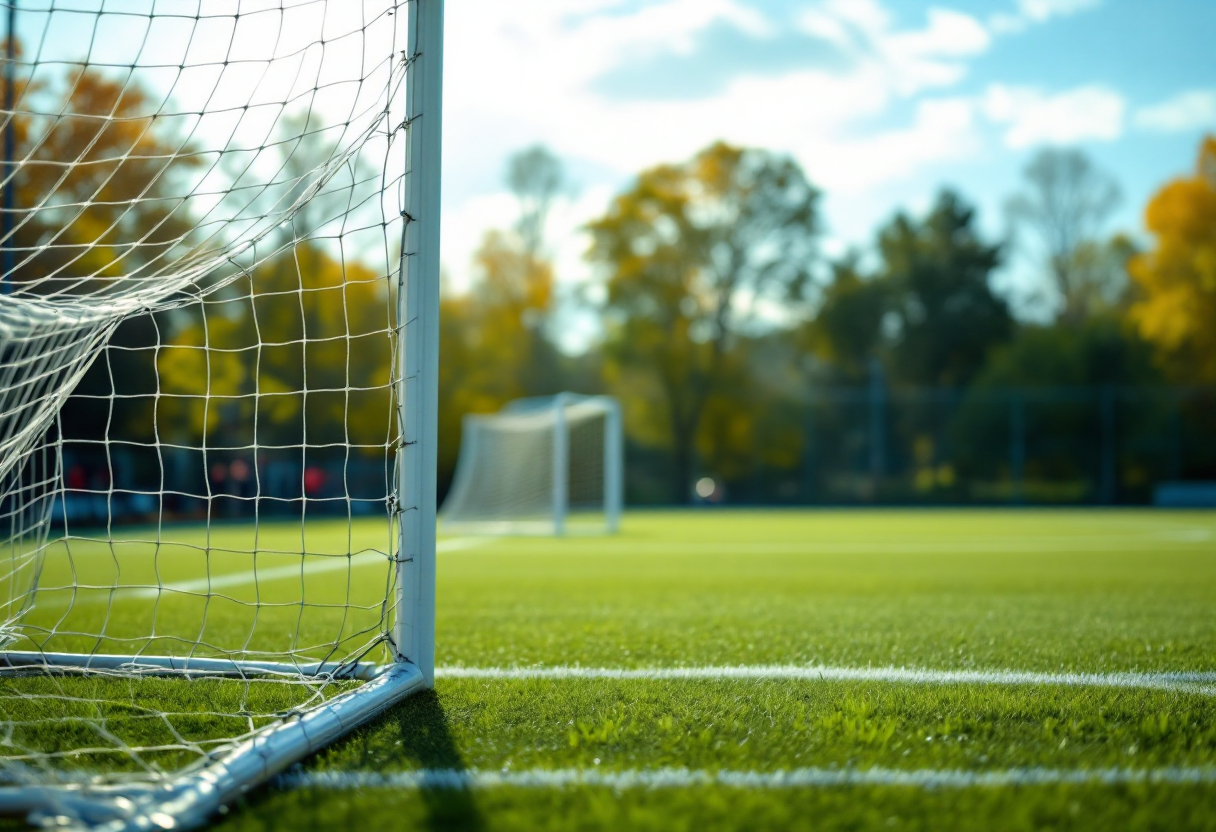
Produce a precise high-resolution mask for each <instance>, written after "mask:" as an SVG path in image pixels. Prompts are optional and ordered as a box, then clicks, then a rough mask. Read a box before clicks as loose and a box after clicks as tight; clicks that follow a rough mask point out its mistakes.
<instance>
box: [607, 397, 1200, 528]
mask: <svg viewBox="0 0 1216 832" xmlns="http://www.w3.org/2000/svg"><path fill="white" fill-rule="evenodd" d="M757 433H758V437H757V438H758V446H759V448H760V449H761V450H760V451H759V452H757V453H756V454H754V455H753V457H752V459H751V461H750V464H749V465H747V466H745V468H744V470H743V471H742V472H739V471H734V472H732V473H729V474H723V473H722V472H721V471H719V470H715V465H714V463H713V461H712V456H711V454H707V453H702V455H701V459H700V463H699V470H700V472H701V475H703V476H706V477H710V478H712V479H714V480H715V481H716V483H717V486H718V488H717V491H716V493H715V494H714V496H713V497H712V498H711V499H712V500H714V501H721V502H725V503H735V504H753V505H758V504H790V505H799V504H803V505H806V504H866V503H879V504H882V503H887V504H933V503H941V504H967V503H976V504H1020V503H1025V504H1105V505H1113V504H1147V503H1151V502H1152V501H1153V499H1154V495H1155V494H1159V493H1160V491H1159V487H1160V486H1162V485H1163V484H1166V483H1176V482H1204V481H1216V388H1211V387H1206V388H1205V387H1130V386H1114V385H1110V386H1100V387H1034V388H1005V389H992V388H989V389H984V390H976V389H969V390H960V389H950V388H911V389H886V388H884V387H883V386H881V385H877V384H875V385H868V386H858V387H824V388H818V389H814V390H810V391H805V392H804V393H802V394H801V395H800V396H799V397H798V398H797V399H796V400H795V399H793V398H792V397H791V400H790V401H788V402H787V403H786V404H785V405H782V406H778V407H773V408H770V409H768V410H767V411H766V412H765V414H764V415H763V417H762V423H761V424H760V425H759V426H758V428H757ZM766 435H767V436H782V437H789V436H791V435H796V436H797V437H798V438H799V442H800V445H801V447H800V449H799V451H798V453H796V454H794V455H793V458H794V459H795V460H796V461H795V462H794V463H793V464H773V463H771V462H766V455H765V454H764V453H763V450H762V449H763V446H764V442H765V437H766ZM770 456H776V455H770ZM787 456H788V455H787ZM736 467H737V466H736ZM626 471H627V498H628V499H629V501H630V503H631V504H634V505H638V504H647V503H661V502H663V501H664V500H665V499H667V497H666V495H667V494H669V493H670V488H669V486H668V482H669V480H668V474H669V471H670V455H669V454H668V453H666V452H665V451H664V450H662V449H655V448H646V447H641V446H638V445H636V444H631V445H630V446H629V448H628V450H627V459H626ZM691 487H692V484H691V483H690V488H691Z"/></svg>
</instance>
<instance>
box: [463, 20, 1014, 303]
mask: <svg viewBox="0 0 1216 832" xmlns="http://www.w3.org/2000/svg"><path fill="white" fill-rule="evenodd" d="M723 23H725V24H728V25H730V26H733V27H735V28H737V29H741V30H744V31H746V32H748V33H749V34H751V35H752V36H753V37H759V38H765V37H775V36H777V35H778V34H780V32H779V31H778V27H777V26H775V25H774V23H773V22H772V21H771V20H770V19H768V18H766V17H765V16H764V15H762V14H760V13H759V12H757V11H755V10H754V9H751V8H748V7H746V6H744V5H742V4H741V2H736V0H665V2H659V3H656V4H651V5H648V6H646V7H644V8H642V9H640V10H635V9H633V8H632V7H630V6H627V5H626V4H624V3H622V2H618V1H617V0H534V2H529V3H502V2H501V0H462V2H460V3H452V4H449V6H448V10H447V47H446V49H447V54H446V56H445V79H444V80H445V104H444V106H445V113H444V118H445V124H444V134H445V141H444V153H445V165H444V167H445V177H446V180H445V192H446V193H447V194H449V195H450V196H449V199H451V197H452V196H457V195H459V196H458V197H457V200H458V201H456V200H454V201H450V203H449V205H448V209H447V210H445V216H444V221H445V223H446V224H445V227H444V259H445V263H446V265H447V267H448V268H449V269H450V270H451V271H452V273H453V276H454V277H456V278H457V281H456V282H457V283H459V282H460V280H459V274H460V272H462V271H465V270H467V263H468V255H469V253H471V251H472V246H475V245H476V242H477V241H478V240H480V236H481V232H482V230H483V228H484V227H485V226H484V225H483V223H493V224H497V225H500V226H501V225H505V224H507V223H509V222H510V221H511V219H513V215H511V214H510V212H509V211H507V212H506V213H504V211H506V209H505V208H503V206H502V203H501V202H499V201H497V200H498V198H497V197H494V198H492V197H491V196H490V195H488V194H490V193H492V192H497V191H500V190H501V180H500V178H499V177H500V176H501V171H502V169H503V164H504V162H505V159H506V157H507V156H508V155H509V154H510V153H511V152H513V151H515V150H517V149H519V148H521V147H523V146H525V145H528V144H531V143H534V142H543V143H545V144H546V145H548V146H549V147H550V148H552V149H553V150H554V151H555V152H556V153H558V155H560V156H562V157H565V158H566V159H568V160H572V161H573V162H574V163H575V164H576V166H578V167H580V168H581V169H585V170H594V171H598V172H599V173H597V174H594V176H596V177H598V178H597V179H595V180H594V181H592V182H584V183H583V184H585V185H587V184H590V185H595V186H603V187H604V191H603V195H602V196H600V197H598V198H599V199H601V200H603V201H601V202H599V203H598V205H597V206H589V203H587V202H586V201H585V200H591V199H593V198H595V197H593V196H592V194H594V193H596V191H590V190H589V191H587V195H586V196H585V198H581V199H580V201H579V202H580V205H582V206H589V207H585V208H580V211H584V210H585V211H586V212H587V213H586V217H590V216H592V215H594V213H596V212H597V211H600V210H603V207H604V205H605V203H606V198H607V195H608V194H610V193H611V189H614V188H618V187H620V186H621V185H622V184H623V183H624V182H625V181H626V180H627V178H628V177H629V176H631V175H632V174H634V173H635V172H637V171H638V170H640V169H642V168H644V167H647V166H650V165H654V164H657V163H659V162H663V161H671V160H679V159H684V158H687V157H689V156H690V155H691V154H693V153H695V152H696V151H697V150H699V149H701V148H702V147H705V146H706V145H708V144H709V143H710V142H712V141H714V140H716V139H725V140H727V141H731V142H734V143H738V144H745V145H755V146H762V147H767V148H772V149H774V150H778V151H785V152H788V153H791V154H793V155H794V156H795V157H796V158H797V159H798V160H799V161H800V162H801V163H802V164H803V166H804V167H805V168H806V169H807V171H808V173H809V175H810V176H811V177H812V179H813V180H814V181H815V182H816V183H817V184H819V185H821V186H823V187H825V188H830V189H832V190H833V192H834V193H836V192H839V193H840V194H842V195H844V196H846V197H847V195H848V194H856V193H861V192H864V191H866V190H867V189H872V188H875V187H880V186H881V185H883V184H884V183H885V182H888V181H890V180H892V179H899V178H901V177H906V176H908V175H909V174H911V173H912V172H914V171H916V170H917V169H918V168H919V166H921V165H923V164H926V163H930V162H935V161H941V160H946V159H951V158H956V157H957V156H958V155H959V154H966V153H970V152H972V151H974V149H975V147H976V146H977V137H976V133H975V125H974V118H973V112H974V105H973V104H971V103H969V102H966V101H963V100H962V99H949V98H933V99H926V98H924V97H923V96H926V95H929V94H933V93H935V92H938V91H942V90H945V89H947V88H949V87H950V86H951V85H953V84H956V83H957V82H958V81H959V80H960V79H961V78H962V77H963V76H964V75H965V74H966V72H967V66H968V60H969V59H971V58H972V57H974V56H976V55H979V54H981V53H982V52H984V51H985V50H986V49H987V48H988V47H989V44H990V36H989V34H988V32H987V31H986V30H985V29H984V27H983V26H982V25H981V24H980V23H979V22H978V21H977V20H975V19H974V18H972V17H970V16H968V15H965V14H961V13H959V12H953V11H946V10H943V9H932V10H930V12H929V13H928V15H927V17H926V19H925V22H924V23H923V24H921V25H918V26H914V27H900V26H898V25H897V24H896V23H894V21H893V20H892V18H891V17H890V15H888V14H887V12H886V10H885V9H884V7H883V6H882V5H881V4H880V3H878V2H876V0H826V2H823V3H820V4H818V5H816V6H814V7H812V8H811V9H809V10H807V11H805V12H804V13H803V14H802V15H801V17H800V18H799V28H800V29H801V30H802V31H804V32H807V33H812V34H815V35H817V36H818V37H820V38H824V39H827V40H829V41H831V42H832V43H834V44H836V46H837V47H838V49H839V50H840V51H841V52H843V53H844V54H845V55H847V56H848V63H847V64H846V65H845V67H844V68H843V69H842V68H841V67H840V66H836V67H833V68H831V69H825V68H799V69H792V70H790V71H787V72H784V73H777V74H772V73H770V74H767V75H760V74H742V73H741V74H740V75H739V76H738V77H736V78H735V79H734V80H733V81H731V82H730V83H728V84H726V85H725V86H724V87H723V88H722V89H721V90H720V91H719V92H716V93H714V94H712V95H710V96H708V97H689V98H681V99H670V100H654V99H644V98H642V99H639V98H632V99H631V98H620V97H616V98H610V97H605V96H603V95H598V94H596V93H595V92H594V91H593V84H594V82H595V81H596V80H597V79H598V78H600V77H602V76H603V75H605V74H606V73H608V72H609V71H611V70H613V69H615V68H618V67H620V66H621V65H623V64H626V63H627V62H629V61H636V60H640V59H642V58H645V57H647V56H650V55H654V54H657V53H659V52H661V51H672V50H675V51H677V52H681V51H683V52H685V53H689V52H690V50H695V47H696V46H697V44H698V42H699V41H698V35H699V34H700V33H702V32H704V31H706V30H707V29H708V28H709V27H711V26H714V25H722V24H723ZM696 59H698V60H709V59H712V56H709V57H706V56H701V57H697V58H696ZM901 100H906V101H911V102H912V107H911V112H912V116H911V117H910V118H909V119H907V120H906V121H905V122H904V123H895V124H886V125H883V126H877V127H875V126H869V125H867V124H866V121H867V120H870V119H874V118H879V117H882V116H884V115H885V114H886V113H888V112H890V110H891V107H892V105H893V104H895V103H896V102H898V101H901ZM478 194H481V195H480V196H479V195H478ZM499 196H501V195H499ZM466 202H468V203H470V204H468V205H466V204H465V203H466ZM495 218H497V219H495ZM553 232H554V236H555V238H556V236H558V235H560V234H562V233H563V232H562V231H561V230H560V229H559V228H557V227H555V228H554V229H553ZM570 233H573V232H570ZM555 243H559V241H557V240H556V239H555ZM559 245H560V248H561V250H562V255H561V257H560V260H561V261H562V263H563V264H564V266H566V267H568V268H571V269H573V268H574V266H573V263H572V260H573V259H574V258H573V257H572V252H573V251H574V248H575V246H573V245H572V244H567V243H559ZM563 274H564V272H563Z"/></svg>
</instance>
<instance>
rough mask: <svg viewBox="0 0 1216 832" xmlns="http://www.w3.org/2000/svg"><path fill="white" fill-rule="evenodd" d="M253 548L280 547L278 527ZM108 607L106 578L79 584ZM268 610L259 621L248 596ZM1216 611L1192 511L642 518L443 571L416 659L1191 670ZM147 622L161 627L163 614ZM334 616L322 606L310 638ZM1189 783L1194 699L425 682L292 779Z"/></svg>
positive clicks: (549, 805) (858, 797)
mask: <svg viewBox="0 0 1216 832" xmlns="http://www.w3.org/2000/svg"><path fill="white" fill-rule="evenodd" d="M316 533H317V535H318V537H317V539H318V540H322V539H325V540H330V539H332V543H333V547H332V548H334V551H337V552H340V551H341V550H342V548H343V546H345V545H346V544H345V542H344V541H343V540H342V539H341V536H342V535H343V534H345V532H344V530H343V527H342V526H338V525H335V526H332V527H329V526H324V525H321V524H318V525H317V526H316ZM359 533H360V534H364V533H366V534H368V535H374V534H377V533H378V532H377V531H376V530H375V529H372V528H371V527H370V526H369V527H368V528H367V529H360V530H359ZM190 534H191V533H190V532H189V531H182V532H181V535H183V536H185V537H184V538H183V539H188V540H190V541H192V540H193V539H192V538H189V535H190ZM231 534H232V535H234V536H236V537H239V536H240V534H241V532H240V531H239V530H236V529H234V530H232V531H231ZM261 534H262V538H261V540H262V541H263V542H264V545H267V546H268V547H270V548H277V547H278V546H279V545H280V543H279V542H275V541H281V545H282V546H283V549H284V551H290V545H291V544H290V541H289V537H290V536H291V535H292V534H294V535H295V536H296V537H297V538H298V536H299V528H298V525H297V526H296V527H295V529H294V530H293V529H292V528H291V527H290V526H288V525H284V526H282V527H279V526H273V525H268V526H267V527H266V528H265V529H263V531H262V533H261ZM276 535H280V536H281V538H280V537H276ZM327 535H328V536H329V537H326V536H327ZM266 541H269V542H266ZM189 545H191V546H193V545H194V543H193V542H190V543H189ZM325 545H329V544H325ZM233 548H238V547H237V546H236V545H235V543H234V545H233ZM348 548H353V547H348ZM78 554H79V555H80V556H81V558H82V559H84V560H88V558H87V557H84V555H85V554H87V553H84V552H80V551H78ZM131 557H132V558H136V557H138V556H137V555H135V554H132V555H131ZM216 563H217V564H218V563H219V561H218V560H217V561H216ZM122 565H123V566H124V567H126V569H125V571H122V570H118V571H122V574H124V575H127V576H133V575H134V576H140V577H138V579H137V578H134V577H132V578H130V580H131V581H133V582H134V583H140V582H143V581H146V580H147V574H148V571H147V570H148V569H149V568H150V567H149V565H148V564H147V563H145V564H144V565H143V566H135V565H128V564H126V563H125V562H124V563H123V564H122ZM158 568H159V569H161V570H172V569H173V568H174V565H173V563H172V561H170V562H168V563H163V564H160V566H159V567H158ZM362 568H363V567H360V568H359V569H355V570H353V571H351V572H350V573H349V575H353V576H358V575H361V574H363V572H361V571H360V569H362ZM141 570H142V571H141ZM50 574H51V576H52V577H53V576H54V575H55V573H54V571H53V570H52V572H51V573H50ZM152 574H153V575H155V572H153V573H152ZM163 574H164V572H163V571H162V575H163ZM338 574H339V577H340V579H341V581H346V583H345V584H341V583H340V582H339V584H331V585H329V586H328V588H327V589H326V590H325V591H328V592H330V593H331V594H334V593H336V594H337V595H338V596H339V597H345V595H346V594H347V593H354V594H355V595H356V596H358V597H360V598H362V595H361V594H360V593H366V594H368V595H369V597H370V595H371V594H374V593H371V591H370V589H369V588H368V587H363V586H354V585H352V584H351V581H349V580H348V574H347V573H346V572H342V573H338ZM367 574H370V575H374V576H375V577H374V578H370V579H366V580H367V581H368V583H369V584H370V582H371V581H373V580H374V581H382V580H383V575H382V574H381V572H380V570H379V569H378V568H376V567H374V566H373V567H369V568H368V570H367ZM124 580H127V579H126V578H124ZM161 580H164V578H163V577H162V578H161ZM280 580H282V579H280ZM352 580H354V579H352ZM359 580H364V579H357V580H354V583H355V584H358V582H359ZM286 581H287V583H286V584H285V585H284V586H285V588H284V589H283V590H281V591H282V592H283V593H284V594H285V597H286V596H289V595H290V594H291V593H292V592H293V591H295V592H296V593H298V587H299V585H300V584H299V583H298V580H297V582H296V583H295V584H292V581H291V579H286ZM107 582H108V583H109V584H111V585H112V584H113V583H114V579H113V576H112V575H111V576H108V577H107V576H104V575H103V576H102V577H101V578H99V580H98V584H99V585H103V584H106V583H107ZM293 585H294V586H295V589H294V590H292V589H291V588H290V587H291V586H293ZM320 586H321V585H320V584H318V587H320ZM335 586H339V587H341V588H340V590H335V589H334V587H335ZM235 591H236V590H233V589H226V590H225V592H227V593H231V592H235ZM320 591H322V590H320V589H318V592H320ZM262 593H263V594H262V595H261V596H259V597H260V598H262V599H264V600H267V601H271V600H272V599H273V598H274V594H273V593H274V590H273V585H272V582H267V583H266V585H265V586H264V587H262ZM120 594H121V593H120ZM242 598H243V596H242ZM1214 599H1216V513H1213V512H1152V511H921V512H914V511H861V510H859V511H768V512H764V511H756V512H743V511H716V512H712V511H689V512H667V513H658V512H656V513H645V512H637V513H633V514H631V515H628V516H627V518H626V522H625V525H624V529H623V532H622V534H620V535H619V536H616V537H613V538H568V539H561V540H556V539H542V538H503V539H499V540H490V541H485V542H484V543H482V544H481V545H478V546H476V547H474V548H465V549H460V550H457V551H452V552H450V553H448V554H444V555H441V557H440V562H439V587H438V610H439V612H438V639H437V654H438V658H439V662H440V664H441V665H442V666H446V667H478V668H485V667H536V666H541V667H553V666H570V665H581V666H584V667H611V668H670V667H698V666H706V665H716V666H732V665H770V664H780V665H786V664H794V665H810V664H816V665H819V664H822V665H832V666H845V667H867V666H868V667H887V666H904V667H918V668H932V669H1015V670H1033V671H1047V672H1061V671H1079V672H1114V671H1211V670H1213V669H1214V665H1216V616H1213V615H1212V614H1211V610H1212V602H1213V600H1214ZM137 602H138V599H133V598H126V599H125V600H121V601H118V602H114V601H111V602H110V603H109V609H110V611H111V613H110V614H111V616H112V617H114V618H117V619H122V618H123V616H124V615H125V614H126V613H124V612H123V610H125V609H127V608H128V607H127V606H126V605H134V606H132V607H131V608H132V609H134V608H135V607H136V606H138V603H137ZM326 603H328V601H327V602H326ZM162 604H164V605H165V607H166V611H165V612H166V613H167V615H168V617H167V618H165V617H164V616H162V621H169V622H171V621H172V620H173V616H172V602H165V601H162ZM82 608H83V607H82ZM217 609H219V608H217ZM329 609H330V608H329V607H327V606H326V605H325V604H319V605H318V607H317V612H316V616H317V617H316V618H315V622H314V623H315V624H316V627H317V628H318V629H317V630H316V632H317V633H320V632H321V631H322V630H324V625H325V624H326V623H329V622H331V619H328V618H326V617H325V616H327V615H330V614H331V612H326V610H329ZM272 612H273V610H272ZM132 614H134V613H132ZM192 615H193V614H192ZM188 620H192V619H191V618H190V617H187V616H184V615H183V617H182V620H181V623H182V625H183V626H185V625H186V622H187V621H188ZM268 620H271V621H276V622H277V623H278V624H281V623H282V622H281V621H278V620H277V619H275V617H274V615H273V614H272V615H270V617H269V619H268ZM166 626H167V625H166ZM191 626H194V627H197V626H198V625H197V623H196V622H195V623H193V624H192V625H191ZM208 626H209V627H212V628H213V629H211V630H208V631H207V632H208V637H209V638H211V639H213V640H217V641H224V640H225V639H235V638H237V637H238V636H240V635H242V634H244V633H245V632H246V631H247V630H248V626H249V625H248V621H246V620H245V619H241V618H239V617H233V618H232V619H231V620H228V621H227V622H226V620H225V616H224V615H222V614H221V615H213V616H212V617H211V621H210V623H209V624H208ZM225 626H229V627H230V628H231V632H225V630H224V628H225ZM309 626H312V625H311V624H310V625H309ZM188 634H189V631H188V629H187V630H186V631H185V632H184V634H183V637H186V636H188ZM318 637H319V636H318ZM196 692H197V691H196ZM166 695H171V694H166ZM191 707H197V708H198V709H200V710H206V708H205V707H203V706H191ZM179 710H181V711H189V710H190V707H186V706H184V705H183V706H182V707H180V708H179ZM1213 766H1216V695H1213V691H1212V690H1211V686H1208V687H1207V688H1204V687H1202V686H1200V687H1198V688H1195V689H1190V690H1149V689H1137V688H1107V687H1075V686H1063V685H1051V684H1040V685H1008V684H958V683H952V684H913V683H901V682H891V681H839V680H837V681H828V680H793V679H783V680H775V679H713V678H702V679H674V680H673V679H662V680H656V679H526V678H525V679H495V680H489V679H476V678H444V677H442V676H441V678H440V680H439V682H438V684H437V687H436V691H435V692H434V693H426V694H422V695H418V696H415V697H413V698H412V699H410V700H408V701H406V702H405V703H403V704H402V705H401V706H399V707H397V708H395V709H394V710H393V711H392V712H390V713H387V714H385V715H383V716H382V717H380V718H378V719H377V720H375V721H374V722H373V723H372V724H370V725H368V726H366V727H364V728H362V729H359V730H358V731H356V732H355V733H354V734H353V735H351V736H350V737H348V738H346V739H344V740H342V741H340V742H338V743H337V744H335V745H334V746H332V747H331V748H329V749H328V750H326V751H325V752H323V753H322V754H320V755H318V756H317V757H316V758H314V759H312V760H309V761H308V762H306V763H305V764H304V765H303V766H302V767H301V768H300V769H299V772H301V773H303V774H310V773H326V772H332V773H340V772H373V773H380V774H391V773H392V772H396V771H412V770H419V769H424V770H430V769H455V770H461V769H467V770H471V771H504V770H505V771H521V770H523V771H542V772H543V771H547V770H559V769H560V770H579V771H593V770H594V771H621V772H638V771H641V772H645V771H653V770H659V769H672V768H676V769H692V770H697V771H711V772H712V771H722V770H729V771H740V772H774V771H780V770H792V769H799V768H822V769H830V770H867V769H870V768H871V767H879V768H883V769H892V770H900V771H903V770H907V771H911V770H933V771H963V772H974V771H1001V770H1009V769H1039V768H1042V769H1051V770H1060V771H1078V770H1093V769H1099V768H1119V769H1131V770H1137V771H1139V770H1162V769H1169V768H1177V767H1190V768H1196V767H1198V768H1204V769H1208V768H1211V767H1213ZM224 825H225V828H232V829H262V828H266V829H269V828H286V827H301V828H333V827H334V826H336V825H348V826H350V825H354V826H358V827H363V828H377V827H379V828H389V827H393V826H402V827H405V826H415V825H416V826H419V827H423V828H465V829H485V830H497V829H504V830H505V829H589V830H590V829H618V828H641V829H694V828H695V829H723V830H733V829H740V830H742V829H759V828H774V829H786V828H788V829H804V828H805V829H810V828H815V829H857V828H870V827H874V828H879V827H881V828H905V829H907V828H911V829H919V828H924V829H974V828H999V829H1032V828H1069V829H1073V828H1094V829H1097V828H1102V829H1105V828H1110V827H1112V826H1126V827H1128V828H1144V829H1149V828H1160V829H1179V828H1195V829H1202V828H1216V785H1212V779H1211V778H1208V780H1207V781H1206V783H1197V784H1195V783H1192V784H1176V783H1165V782H1158V783H1148V782H1145V783H1132V784H1123V785H1104V786H1098V785H1094V784H1055V783H1048V784H1043V785H1035V786H968V787H960V788H936V789H928V788H921V787H911V786H875V785H866V786H859V785H844V786H815V787H803V788H783V789H760V788H754V789H749V788H742V787H726V786H720V785H700V786H691V787H665V788H640V787H639V788H626V789H621V788H607V787H600V786H593V785H577V786H560V787H559V786H554V787H548V788H542V787H536V786H532V787H526V788H523V787H515V786H501V787H495V788H487V789H476V790H472V791H451V790H429V789H422V790H418V789H392V788H360V789H347V790H344V789H328V788H317V787H308V788H294V789H288V788H285V787H271V788H265V789H261V790H259V791H257V792H255V793H253V794H251V795H250V796H249V797H248V798H247V799H246V800H244V801H242V802H241V803H240V804H239V805H237V806H234V807H232V808H231V810H230V811H229V813H228V814H227V815H226V817H225V822H224Z"/></svg>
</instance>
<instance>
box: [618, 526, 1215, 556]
mask: <svg viewBox="0 0 1216 832" xmlns="http://www.w3.org/2000/svg"><path fill="white" fill-rule="evenodd" d="M1212 537H1213V535H1212V533H1211V532H1210V531H1208V530H1206V529H1193V530H1179V531H1176V532H1168V533H1160V534H1154V535H1084V536H1082V535H1075V536H1070V537H1047V536H1043V537H1031V536H1018V537H1012V536H1011V537H1007V538H994V537H950V538H944V539H941V540H934V541H925V542H920V541H899V540H872V541H868V540H806V541H788V542H784V543H764V542H734V541H714V540H706V541H699V542H695V543H690V542H679V541H671V542H664V543H653V542H650V541H636V540H603V541H599V542H598V543H597V544H596V553H597V554H607V553H611V554H614V555H616V554H626V555H642V556H650V555H697V556H704V555H731V554H742V555H956V554H963V555H978V554H983V555H993V554H1039V553H1042V552H1070V553H1079V552H1099V553H1100V552H1114V551H1140V550H1144V549H1149V548H1152V547H1154V546H1160V545H1167V546H1170V545H1174V546H1176V545H1194V544H1202V543H1208V542H1209V541H1211V540H1212Z"/></svg>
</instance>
